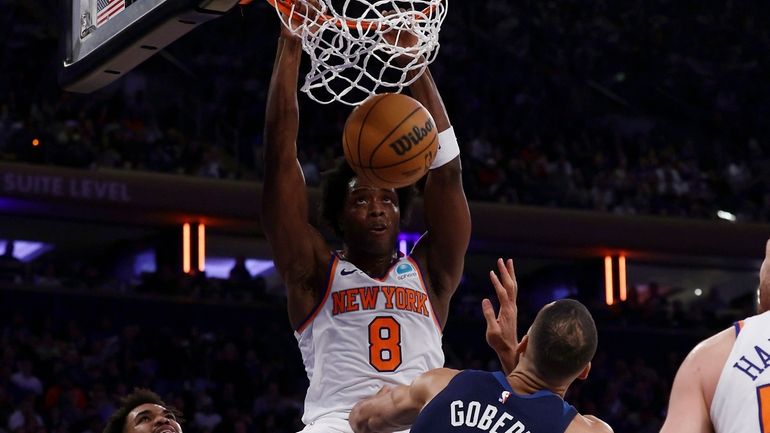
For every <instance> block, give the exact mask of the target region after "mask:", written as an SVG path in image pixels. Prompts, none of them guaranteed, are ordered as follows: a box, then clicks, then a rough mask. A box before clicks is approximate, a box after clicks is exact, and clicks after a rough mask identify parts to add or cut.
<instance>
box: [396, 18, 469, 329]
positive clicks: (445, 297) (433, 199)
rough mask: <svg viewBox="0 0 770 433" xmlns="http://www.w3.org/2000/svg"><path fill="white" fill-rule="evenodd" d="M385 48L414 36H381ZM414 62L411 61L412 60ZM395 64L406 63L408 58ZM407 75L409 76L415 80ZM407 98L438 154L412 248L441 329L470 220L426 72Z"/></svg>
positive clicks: (453, 150)
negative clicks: (421, 115) (426, 122)
mask: <svg viewBox="0 0 770 433" xmlns="http://www.w3.org/2000/svg"><path fill="white" fill-rule="evenodd" d="M384 36H385V37H386V38H387V39H388V40H389V42H390V43H392V44H394V45H398V46H401V47H407V48H408V47H410V46H413V45H414V43H415V37H414V35H412V34H410V33H409V32H408V31H393V32H391V33H387V34H385V35H384ZM412 60H413V59H412ZM395 61H397V62H400V63H409V62H410V58H409V55H403V56H401V57H399V58H397V59H396V60H395ZM414 73H415V71H410V72H409V74H410V75H411V74H414ZM409 91H410V93H411V94H412V96H413V97H414V98H415V99H417V100H418V101H420V103H422V105H424V106H425V108H427V109H428V111H429V112H430V114H431V115H432V116H433V120H434V121H435V122H436V129H437V131H438V133H439V135H438V142H439V143H438V150H437V152H436V159H435V160H434V162H433V164H432V165H431V169H430V171H429V172H428V177H427V180H426V183H425V194H424V210H425V225H426V228H427V232H426V233H425V235H424V236H423V237H422V238H421V239H420V241H419V242H418V243H417V245H416V246H415V249H414V251H413V253H412V255H413V256H414V258H415V259H416V260H417V261H418V262H419V263H420V264H421V265H422V266H424V267H426V268H427V269H426V270H427V274H428V275H427V280H428V281H427V284H428V287H429V290H430V292H431V300H432V302H433V306H434V308H435V309H436V314H437V315H438V317H439V320H440V321H441V323H442V324H443V323H446V319H447V314H448V312H449V300H450V299H451V297H452V295H453V294H454V292H455V291H456V290H457V286H458V285H459V284H460V277H462V273H463V264H464V261H465V252H466V251H467V249H468V243H469V242H470V237H471V215H470V210H469V209H468V201H467V200H466V198H465V192H464V191H463V183H462V169H461V165H460V150H459V147H458V144H457V139H456V137H455V134H454V129H453V128H452V126H451V124H450V122H449V115H448V114H447V111H446V108H445V107H444V101H443V100H442V99H441V94H440V93H439V91H438V88H437V87H436V83H435V82H434V81H433V76H432V75H431V73H430V70H428V69H426V70H425V71H424V73H423V74H422V75H421V76H420V77H419V78H418V79H417V80H415V81H414V83H412V85H411V86H409Z"/></svg>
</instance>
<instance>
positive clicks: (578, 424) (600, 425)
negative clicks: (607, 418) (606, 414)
mask: <svg viewBox="0 0 770 433" xmlns="http://www.w3.org/2000/svg"><path fill="white" fill-rule="evenodd" d="M565 433H614V432H613V430H612V427H610V425H609V424H607V423H606V422H604V421H602V420H600V419H599V418H597V417H595V416H593V415H580V414H578V415H577V416H576V417H575V418H573V419H572V422H571V423H570V424H569V426H568V427H567V430H565Z"/></svg>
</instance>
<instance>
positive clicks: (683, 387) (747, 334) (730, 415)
mask: <svg viewBox="0 0 770 433" xmlns="http://www.w3.org/2000/svg"><path fill="white" fill-rule="evenodd" d="M696 432H697V433H705V432H716V433H767V432H770V240H769V241H768V242H767V244H766V245H765V260H764V261H763V262H762V267H761V268H760V271H759V314H758V315H756V316H752V317H749V318H747V319H746V320H742V321H739V322H736V323H735V326H733V327H731V328H728V329H726V330H724V331H722V332H720V333H718V334H716V335H714V336H713V337H711V338H708V339H706V340H704V341H703V342H701V343H700V344H698V345H697V346H695V348H694V349H693V350H692V351H691V352H690V354H689V355H688V356H687V358H685V360H684V362H682V365H681V366H680V367H679V371H678V372H677V373H676V378H675V379H674V385H673V386H672V388H671V399H670V401H669V406H668V416H667V417H666V422H665V423H664V424H663V428H662V429H661V433H696Z"/></svg>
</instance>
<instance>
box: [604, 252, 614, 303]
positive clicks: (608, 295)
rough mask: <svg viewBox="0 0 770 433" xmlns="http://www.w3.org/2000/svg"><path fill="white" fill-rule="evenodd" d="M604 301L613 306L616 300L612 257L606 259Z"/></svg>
mask: <svg viewBox="0 0 770 433" xmlns="http://www.w3.org/2000/svg"><path fill="white" fill-rule="evenodd" d="M604 301H605V302H606V303H607V305H612V304H613V303H614V302H615V300H614V298H613V294H612V257H610V256H606V257H605V258H604Z"/></svg>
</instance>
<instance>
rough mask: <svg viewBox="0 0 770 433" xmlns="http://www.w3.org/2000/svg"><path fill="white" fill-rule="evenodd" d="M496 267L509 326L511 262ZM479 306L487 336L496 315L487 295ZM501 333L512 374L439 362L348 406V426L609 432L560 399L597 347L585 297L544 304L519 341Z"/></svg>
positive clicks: (361, 429)
mask: <svg viewBox="0 0 770 433" xmlns="http://www.w3.org/2000/svg"><path fill="white" fill-rule="evenodd" d="M499 269H500V273H501V276H500V278H499V279H498V278H495V276H494V275H490V277H491V279H492V283H493V285H494V287H495V291H496V293H497V296H498V299H500V305H501V311H503V310H507V311H508V321H509V323H508V324H507V325H503V326H504V327H505V326H507V327H508V329H509V330H510V329H515V321H516V315H515V313H516V310H515V305H514V306H512V305H511V304H515V298H516V283H515V277H514V275H513V269H512V267H510V266H509V267H508V268H506V267H500V266H499ZM483 308H484V316H485V318H486V320H487V325H488V334H487V340H488V341H489V337H490V334H489V329H490V327H493V326H496V325H498V323H496V322H499V319H498V320H497V321H496V320H495V318H494V312H493V310H492V307H491V305H490V303H489V301H488V300H484V303H483ZM501 314H502V313H501ZM510 322H513V325H514V327H513V328H511V327H510V325H511V323H510ZM503 334H505V331H504V332H503ZM514 334H515V333H514ZM496 335H498V336H499V335H500V333H499V332H497V333H496ZM507 338H508V340H509V343H510V345H511V346H512V347H515V350H516V352H517V353H518V359H517V360H516V361H515V363H514V365H513V366H512V367H513V369H512V371H511V372H510V374H508V375H506V374H504V373H502V372H486V371H477V370H462V371H459V370H452V369H448V368H439V369H434V370H431V371H429V372H427V373H424V374H422V375H420V376H419V377H418V378H417V379H415V380H414V382H412V384H411V385H409V386H397V387H394V388H388V387H384V388H382V389H381V390H380V391H379V392H378V393H377V394H376V395H375V396H372V397H369V398H367V399H365V400H362V401H361V402H359V403H358V404H356V406H355V407H354V408H353V411H352V412H351V414H350V424H351V426H352V427H353V431H354V432H356V433H370V432H393V431H398V430H400V429H403V428H405V427H407V426H409V425H410V424H412V429H411V433H428V432H458V433H461V432H468V433H470V432H474V433H478V432H480V431H488V432H495V433H562V432H567V433H589V432H590V433H607V432H612V429H611V428H610V426H609V425H607V424H606V423H605V422H603V421H601V420H600V419H598V418H596V417H594V416H590V415H580V414H579V413H578V412H577V410H576V409H575V408H574V407H572V406H571V405H569V404H568V403H567V402H565V401H564V394H565V393H566V392H567V388H569V386H570V385H571V384H572V382H573V381H574V380H575V379H585V378H586V377H587V376H588V372H589V370H590V369H591V359H592V358H593V356H594V353H595V352H596V346H597V332H596V325H595V324H594V321H593V318H592V317H591V314H590V313H589V312H588V310H587V309H586V307H585V306H584V305H583V304H581V303H580V302H578V301H575V300H572V299H562V300H559V301H556V302H553V303H551V304H548V305H546V306H545V307H543V308H542V309H541V310H540V312H539V313H538V314H537V317H536V318H535V321H534V323H532V326H531V327H530V329H529V331H528V332H527V335H526V336H524V337H523V338H522V340H521V343H517V342H516V337H515V335H510V333H509V334H508V335H507Z"/></svg>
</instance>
